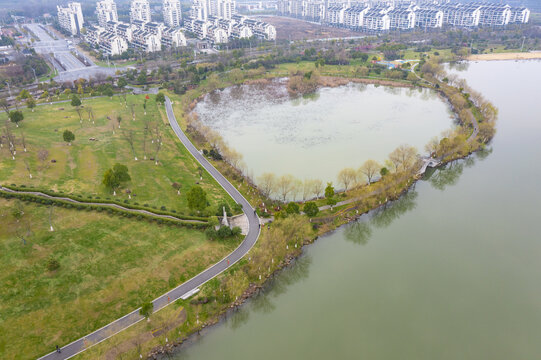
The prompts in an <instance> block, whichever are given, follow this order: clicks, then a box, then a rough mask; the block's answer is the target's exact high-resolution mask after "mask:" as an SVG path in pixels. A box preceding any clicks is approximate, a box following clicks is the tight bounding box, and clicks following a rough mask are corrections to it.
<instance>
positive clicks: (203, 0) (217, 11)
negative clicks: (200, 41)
mask: <svg viewBox="0 0 541 360" xmlns="http://www.w3.org/2000/svg"><path fill="white" fill-rule="evenodd" d="M235 13H236V2H235V0H194V2H193V4H192V8H191V11H190V17H191V18H192V19H196V20H205V21H206V20H207V19H208V17H209V16H215V17H217V18H222V19H228V20H229V19H231V18H232V16H233V15H235Z"/></svg>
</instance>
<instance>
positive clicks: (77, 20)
mask: <svg viewBox="0 0 541 360" xmlns="http://www.w3.org/2000/svg"><path fill="white" fill-rule="evenodd" d="M56 9H57V11H58V23H59V24H60V27H62V28H63V29H64V30H66V31H68V32H69V33H70V34H71V35H77V34H79V33H80V32H81V29H82V28H83V25H84V19H83V10H82V9H81V3H78V2H72V3H68V5H67V7H61V6H57V7H56Z"/></svg>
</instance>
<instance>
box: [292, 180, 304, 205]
mask: <svg viewBox="0 0 541 360" xmlns="http://www.w3.org/2000/svg"><path fill="white" fill-rule="evenodd" d="M301 192H302V181H300V180H299V179H295V180H294V181H293V188H292V189H291V195H292V196H293V201H296V200H297V196H298V195H299V193H301Z"/></svg>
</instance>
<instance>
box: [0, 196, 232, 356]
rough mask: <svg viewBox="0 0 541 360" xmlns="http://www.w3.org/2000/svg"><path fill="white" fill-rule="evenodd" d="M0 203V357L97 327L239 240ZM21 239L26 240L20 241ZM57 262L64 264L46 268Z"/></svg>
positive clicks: (41, 349)
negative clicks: (17, 214) (18, 210)
mask: <svg viewBox="0 0 541 360" xmlns="http://www.w3.org/2000/svg"><path fill="white" fill-rule="evenodd" d="M22 206H23V207H22V210H23V212H24V215H22V217H21V218H20V219H19V220H18V221H17V219H16V218H15V217H14V215H13V212H14V209H16V201H14V200H9V201H8V200H4V199H0V209H1V210H0V218H1V219H2V220H1V221H0V288H1V289H2V292H0V334H2V336H1V337H0V358H2V359H27V358H28V359H29V358H35V357H36V356H38V355H41V354H44V353H46V352H48V351H50V350H52V349H53V348H54V345H55V344H60V345H64V344H67V343H69V342H71V341H72V340H74V339H76V338H79V337H81V336H84V335H85V334H87V333H89V332H91V331H93V330H96V329H98V328H100V327H101V326H103V325H105V324H107V323H108V322H110V321H112V320H114V319H116V318H118V317H120V316H122V315H124V314H126V313H128V312H129V311H131V310H133V309H135V308H137V307H138V306H140V304H141V303H142V302H144V301H146V300H150V299H153V298H154V297H156V296H158V295H160V294H162V293H163V292H165V291H166V290H168V289H171V288H173V287H175V286H177V285H179V284H180V283H182V282H184V281H185V280H187V279H189V278H190V277H192V276H194V275H195V274H197V273H199V272H200V271H202V270H203V269H205V268H206V267H208V266H209V265H211V264H212V263H214V262H216V261H218V260H219V259H221V258H222V257H223V256H225V255H226V254H227V253H229V252H230V251H231V250H232V249H233V248H235V247H236V246H237V245H238V243H239V241H240V239H231V240H227V241H225V242H212V241H208V240H206V239H205V235H204V234H203V232H201V231H197V230H191V229H184V228H178V227H168V226H165V225H163V226H159V225H155V224H149V223H147V222H138V221H136V220H129V219H121V218H117V217H111V216H108V215H106V214H100V213H95V212H86V211H75V210H67V209H62V208H55V209H54V210H53V213H52V224H53V227H54V231H53V232H50V231H49V211H50V210H49V208H48V207H45V206H38V205H34V204H22ZM23 238H24V240H23ZM50 258H54V259H56V260H57V261H58V263H59V264H60V268H59V269H58V270H55V271H49V270H48V269H47V266H46V264H47V261H48V259H50Z"/></svg>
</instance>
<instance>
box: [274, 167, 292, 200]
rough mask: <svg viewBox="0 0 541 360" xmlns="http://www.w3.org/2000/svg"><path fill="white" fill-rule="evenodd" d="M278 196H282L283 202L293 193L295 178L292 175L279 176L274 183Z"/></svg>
mask: <svg viewBox="0 0 541 360" xmlns="http://www.w3.org/2000/svg"><path fill="white" fill-rule="evenodd" d="M276 187H277V189H278V192H279V194H280V195H281V196H282V201H283V202H285V201H286V198H287V196H288V195H289V194H290V193H291V192H292V191H293V188H294V187H295V178H294V177H293V175H289V174H288V175H283V176H280V178H279V179H278V181H277V183H276Z"/></svg>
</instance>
